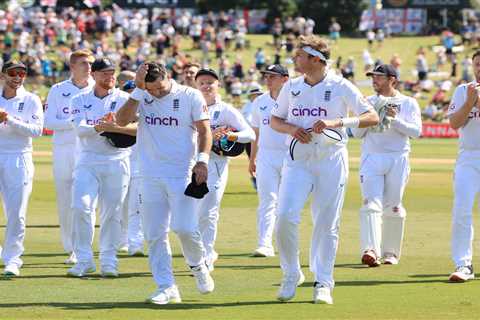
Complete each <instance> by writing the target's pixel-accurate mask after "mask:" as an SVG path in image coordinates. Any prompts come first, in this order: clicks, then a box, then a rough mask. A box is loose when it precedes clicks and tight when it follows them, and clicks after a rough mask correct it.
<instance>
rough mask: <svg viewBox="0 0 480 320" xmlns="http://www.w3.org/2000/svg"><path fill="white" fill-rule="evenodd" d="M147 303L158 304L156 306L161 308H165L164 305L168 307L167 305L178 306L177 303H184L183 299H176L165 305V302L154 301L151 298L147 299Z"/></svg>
mask: <svg viewBox="0 0 480 320" xmlns="http://www.w3.org/2000/svg"><path fill="white" fill-rule="evenodd" d="M145 303H148V304H156V305H159V306H163V305H166V304H177V303H182V299H181V298H178V299H177V298H175V299H170V300H168V302H166V303H163V302H157V301H154V300H152V299H150V298H148V299H146V300H145Z"/></svg>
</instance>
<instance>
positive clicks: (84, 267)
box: [67, 261, 97, 278]
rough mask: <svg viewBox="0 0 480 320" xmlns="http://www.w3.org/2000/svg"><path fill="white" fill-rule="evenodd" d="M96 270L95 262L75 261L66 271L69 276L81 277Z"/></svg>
mask: <svg viewBox="0 0 480 320" xmlns="http://www.w3.org/2000/svg"><path fill="white" fill-rule="evenodd" d="M95 271H97V268H96V267H95V264H94V263H93V262H92V261H90V262H77V263H76V264H75V265H74V266H73V267H71V268H70V269H69V270H68V271H67V275H68V276H70V277H76V278H81V277H84V276H86V275H87V274H88V273H94V272H95Z"/></svg>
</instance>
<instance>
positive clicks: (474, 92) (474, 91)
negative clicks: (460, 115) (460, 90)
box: [467, 83, 480, 108]
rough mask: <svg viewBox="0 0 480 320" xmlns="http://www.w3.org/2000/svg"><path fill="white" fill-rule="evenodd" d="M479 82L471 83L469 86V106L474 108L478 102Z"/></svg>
mask: <svg viewBox="0 0 480 320" xmlns="http://www.w3.org/2000/svg"><path fill="white" fill-rule="evenodd" d="M479 86H480V84H479V83H470V84H469V85H468V86H467V102H468V104H467V106H469V107H470V108H473V107H474V106H475V105H476V104H477V102H478V90H479V89H480V88H479Z"/></svg>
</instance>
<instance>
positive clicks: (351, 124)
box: [340, 117, 360, 128]
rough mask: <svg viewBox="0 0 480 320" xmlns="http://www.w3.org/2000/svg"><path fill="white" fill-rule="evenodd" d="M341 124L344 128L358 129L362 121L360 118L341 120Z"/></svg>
mask: <svg viewBox="0 0 480 320" xmlns="http://www.w3.org/2000/svg"><path fill="white" fill-rule="evenodd" d="M340 122H341V123H342V125H341V126H342V127H345V128H358V125H359V124H360V119H359V118H358V117H350V118H341V119H340Z"/></svg>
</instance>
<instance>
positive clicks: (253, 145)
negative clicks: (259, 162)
mask: <svg viewBox="0 0 480 320" xmlns="http://www.w3.org/2000/svg"><path fill="white" fill-rule="evenodd" d="M253 131H255V136H256V138H255V141H252V143H251V144H250V161H255V160H256V159H257V151H258V140H259V138H260V132H259V130H258V128H253Z"/></svg>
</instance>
